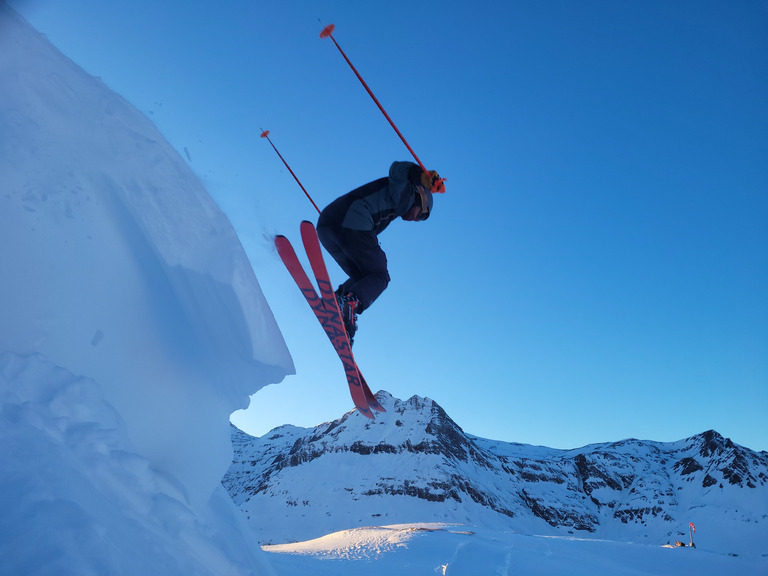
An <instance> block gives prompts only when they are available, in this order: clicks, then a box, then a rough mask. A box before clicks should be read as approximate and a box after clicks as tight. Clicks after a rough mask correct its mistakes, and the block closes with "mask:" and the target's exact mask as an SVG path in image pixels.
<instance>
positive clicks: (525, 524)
mask: <svg viewBox="0 0 768 576" xmlns="http://www.w3.org/2000/svg"><path fill="white" fill-rule="evenodd" d="M378 397H379V400H380V401H381V403H382V405H384V406H385V407H386V409H387V412H386V413H385V414H383V415H381V416H380V417H378V418H377V420H376V421H375V422H366V421H364V419H363V418H361V417H360V415H359V414H357V413H356V412H350V413H348V414H346V415H344V416H343V417H342V418H340V419H338V420H335V421H333V422H330V423H326V424H322V425H320V426H316V427H315V428H311V429H303V428H297V427H293V426H283V427H279V428H276V429H275V430H273V431H271V432H270V433H269V434H266V435H265V436H263V437H261V438H254V437H251V436H248V435H247V434H245V433H243V432H242V431H240V430H238V429H236V428H234V427H233V430H232V439H233V445H234V447H235V457H234V462H233V464H232V466H231V468H230V469H229V471H228V473H227V474H226V476H225V477H224V480H223V483H224V486H225V488H226V489H227V491H228V492H229V494H230V495H231V496H232V498H233V500H234V501H235V503H236V504H238V505H239V506H240V508H241V509H242V510H244V511H245V513H246V514H247V516H248V517H249V521H250V523H251V525H252V526H253V527H254V528H255V529H256V530H257V531H258V532H260V533H261V534H262V535H263V536H268V538H269V539H271V541H272V542H279V541H280V540H279V539H281V538H282V539H283V541H290V540H293V541H295V540H304V539H307V538H310V537H316V536H320V535H323V534H327V533H329V532H332V531H335V530H340V529H345V528H352V527H355V526H366V525H373V524H375V525H382V524H394V523H406V522H455V523H460V524H469V525H483V526H486V527H487V526H494V527H497V528H499V529H504V530H513V531H524V532H526V533H532V534H537V533H538V534H552V535H576V536H582V537H588V538H605V539H611V540H618V541H633V540H641V541H643V542H644V543H649V544H658V545H661V544H665V543H668V542H674V541H675V540H683V541H688V537H689V533H688V526H689V523H690V522H694V523H695V525H696V526H698V527H699V536H698V537H697V538H698V540H699V541H700V542H698V544H699V546H706V547H707V548H708V549H710V550H716V551H718V552H723V553H733V554H750V553H752V554H754V553H756V551H760V554H768V548H767V547H766V546H765V544H764V543H763V542H762V541H761V540H760V537H759V535H758V528H759V527H760V525H761V524H762V523H765V522H766V521H767V520H768V454H766V453H765V452H755V451H753V450H750V449H748V448H744V447H742V446H739V445H738V444H735V443H734V442H732V441H731V440H729V439H726V438H723V437H722V436H721V435H720V434H718V433H717V432H715V431H713V430H710V431H707V432H704V433H702V434H698V435H696V436H693V437H691V438H687V439H684V440H680V441H677V442H652V441H642V440H634V439H630V440H623V441H619V442H612V443H601V444H594V445H589V446H585V447H582V448H577V449H573V450H560V449H552V448H546V447H540V446H528V445H522V444H514V443H507V442H499V441H492V440H487V439H484V438H479V437H476V436H472V435H469V434H466V433H465V432H464V431H463V430H462V429H461V427H460V426H458V425H457V424H456V423H455V422H454V421H453V420H452V419H451V418H450V417H449V416H448V415H447V414H446V412H445V411H444V410H443V409H442V408H441V407H440V406H439V405H438V404H437V403H436V402H434V401H432V400H430V399H428V398H420V397H418V396H414V397H412V398H410V399H409V400H407V401H402V400H399V399H396V398H393V397H392V396H391V395H389V394H388V393H386V392H379V393H378ZM263 518H270V520H269V531H268V533H267V531H266V526H262V522H263ZM278 519H281V520H280V521H279V522H278V521H277V520H278ZM745 534H754V539H753V538H745V537H744V536H745ZM736 535H738V536H736Z"/></svg>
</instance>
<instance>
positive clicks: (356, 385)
mask: <svg viewBox="0 0 768 576" xmlns="http://www.w3.org/2000/svg"><path fill="white" fill-rule="evenodd" d="M301 237H302V240H303V242H304V248H305V250H306V251H307V256H308V258H309V261H310V265H311V266H312V271H313V272H314V274H315V279H316V280H317V284H318V286H319V287H320V294H321V295H318V293H317V291H316V290H315V288H314V285H313V284H312V281H311V280H310V279H309V276H307V273H306V272H305V270H304V267H303V266H302V265H301V262H300V261H299V259H298V257H297V256H296V252H295V250H294V249H293V246H291V243H290V242H289V241H288V239H287V238H286V237H285V236H277V237H276V238H275V247H276V248H277V252H278V254H280V258H281V259H282V260H283V263H284V264H285V267H286V268H287V269H288V272H289V273H290V274H291V277H292V278H293V280H294V281H295V282H296V285H297V286H298V287H299V289H300V290H301V293H302V294H303V295H304V298H306V300H307V303H308V304H309V307H310V308H311V309H312V311H313V312H314V313H315V316H316V317H317V319H318V321H319V322H320V325H321V326H322V327H323V329H324V330H325V333H326V335H327V336H328V339H329V340H330V341H331V344H332V345H333V348H334V349H335V350H336V353H337V354H338V355H339V359H340V360H341V363H342V365H343V366H344V373H345V375H346V376H347V383H348V384H349V392H350V394H351V396H352V401H353V402H354V404H355V407H357V409H358V410H359V411H360V413H361V414H363V415H364V416H366V417H368V418H371V419H373V417H374V416H373V412H372V411H371V410H377V411H379V412H384V408H383V407H382V406H381V405H380V404H379V402H378V400H376V396H374V394H373V392H371V389H370V388H369V387H368V384H367V383H366V381H365V379H364V378H363V375H362V374H361V373H360V369H359V368H358V366H357V363H356V362H355V358H354V356H353V355H352V348H351V346H350V345H349V338H348V337H347V332H346V330H345V329H344V323H343V321H342V319H341V311H340V310H339V306H338V303H337V302H336V296H335V294H334V293H333V288H332V287H331V282H330V278H329V275H328V270H327V268H326V266H325V261H324V260H323V255H322V251H321V248H320V242H319V241H318V238H317V232H316V231H315V227H314V225H313V224H312V223H311V222H308V221H304V222H302V223H301Z"/></svg>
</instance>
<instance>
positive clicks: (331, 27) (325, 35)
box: [320, 24, 336, 38]
mask: <svg viewBox="0 0 768 576" xmlns="http://www.w3.org/2000/svg"><path fill="white" fill-rule="evenodd" d="M335 29H336V26H334V25H333V24H328V26H326V27H325V28H323V31H322V32H320V38H328V37H329V36H330V35H331V34H333V31H334V30H335Z"/></svg>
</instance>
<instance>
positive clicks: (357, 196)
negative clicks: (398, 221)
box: [317, 162, 422, 235]
mask: <svg viewBox="0 0 768 576" xmlns="http://www.w3.org/2000/svg"><path fill="white" fill-rule="evenodd" d="M421 172H422V170H421V168H420V167H419V165H418V164H414V163H413V162H393V163H392V166H390V168H389V177H386V178H379V179H378V180H374V181H373V182H369V183H368V184H364V185H363V186H360V187H359V188H356V189H354V190H352V191H351V192H348V193H347V194H344V195H343V196H340V197H339V198H337V199H336V200H334V201H333V202H331V203H330V204H329V205H328V206H326V208H325V209H324V210H323V211H322V213H321V214H320V218H319V219H318V221H317V226H318V228H319V227H321V226H329V227H339V226H340V227H342V228H347V229H349V230H360V231H370V232H374V233H375V234H377V235H378V234H380V233H381V232H382V231H383V230H384V229H385V228H386V227H387V226H389V223H390V222H392V220H394V219H395V218H399V217H400V216H402V215H403V214H405V213H406V212H407V211H408V210H409V209H410V208H411V206H413V203H414V199H415V196H416V186H419V185H420V183H421Z"/></svg>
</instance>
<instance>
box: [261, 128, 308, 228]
mask: <svg viewBox="0 0 768 576" xmlns="http://www.w3.org/2000/svg"><path fill="white" fill-rule="evenodd" d="M261 137H262V138H266V139H267V142H269V144H270V146H272V149H273V150H274V151H275V152H276V153H277V155H278V156H279V157H280V160H282V161H283V164H285V167H286V168H288V172H290V173H291V176H293V179H294V180H296V183H297V184H298V185H299V187H300V188H301V189H302V190H303V191H304V194H306V196H307V198H309V201H310V202H312V206H314V207H315V210H317V213H318V214H320V208H318V207H317V204H315V201H314V200H312V197H311V196H310V195H309V192H307V189H306V188H304V186H303V185H302V184H301V182H300V181H299V179H298V177H297V176H296V174H294V173H293V170H291V167H290V166H288V162H286V161H285V158H283V155H282V154H280V152H279V151H278V150H277V148H276V147H275V145H274V144H272V140H270V139H269V130H264V131H263V132H262V133H261Z"/></svg>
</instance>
